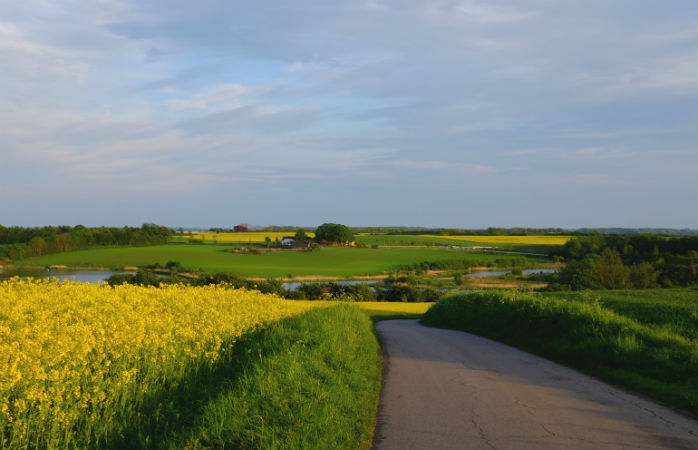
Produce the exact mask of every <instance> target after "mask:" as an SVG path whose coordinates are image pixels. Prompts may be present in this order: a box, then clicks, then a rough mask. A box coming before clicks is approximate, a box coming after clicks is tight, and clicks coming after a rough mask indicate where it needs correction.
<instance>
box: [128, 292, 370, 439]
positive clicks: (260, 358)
mask: <svg viewBox="0 0 698 450" xmlns="http://www.w3.org/2000/svg"><path fill="white" fill-rule="evenodd" d="M227 364H228V365H229V367H227V368H226V369H225V370H224V371H221V372H220V373H219V374H217V377H218V379H217V380H215V381H213V382H212V381H211V380H210V379H207V381H206V385H208V388H207V389H205V390H204V392H201V393H197V395H196V397H195V399H196V400H195V401H196V403H199V404H200V406H199V407H198V408H197V410H196V414H193V415H192V417H191V420H187V421H186V422H185V423H189V422H190V421H191V423H192V425H190V426H188V427H186V428H183V429H180V430H178V431H177V432H175V433H172V434H170V435H166V436H164V437H163V440H162V441H160V443H158V444H157V445H155V447H157V448H191V449H203V448H231V449H232V448H241V449H243V448H259V449H308V448H333V449H334V448H336V449H368V448H370V446H371V440H372V437H373V429H374V427H375V423H374V420H375V415H376V408H377V405H378V395H379V392H380V380H381V355H380V348H379V346H378V343H377V340H376V337H375V336H374V334H373V331H372V326H371V321H370V320H369V319H368V317H367V316H366V315H365V314H364V313H362V312H361V311H360V310H359V309H358V308H356V307H352V306H347V305H341V306H336V307H330V308H324V309H319V310H314V311H311V312H308V313H306V314H304V315H302V316H299V317H296V318H292V319H288V320H285V321H283V322H280V323H276V324H273V325H272V326H270V327H269V328H267V329H265V330H263V331H262V332H260V333H257V334H254V335H251V336H247V337H245V338H244V339H243V340H241V341H239V342H238V343H237V344H236V350H235V351H234V354H233V355H232V358H230V361H229V362H228V363H227ZM231 375H232V376H231ZM202 399H205V400H203V401H202ZM182 406H184V405H182ZM126 447H128V446H126Z"/></svg>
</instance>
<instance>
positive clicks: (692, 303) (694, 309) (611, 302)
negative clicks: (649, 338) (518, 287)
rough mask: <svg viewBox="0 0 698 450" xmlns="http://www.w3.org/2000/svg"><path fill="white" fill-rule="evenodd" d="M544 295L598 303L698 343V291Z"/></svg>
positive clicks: (599, 292)
mask: <svg viewBox="0 0 698 450" xmlns="http://www.w3.org/2000/svg"><path fill="white" fill-rule="evenodd" d="M542 295H544V296H547V297H558V298H564V299H567V300H574V301H581V302H592V303H593V302H598V303H599V304H600V305H601V306H603V307H604V308H608V309H611V310H613V311H615V312H616V313H618V314H620V315H621V316H626V317H629V318H631V319H633V320H635V321H637V322H640V323H642V324H644V325H648V326H654V327H657V328H661V329H665V330H667V331H669V332H670V333H675V334H678V335H680V336H683V337H685V338H687V339H691V340H693V341H696V340H698V292H697V291H696V289H695V288H673V289H642V290H639V289H624V290H612V291H582V292H549V293H548V292H546V293H543V294H542Z"/></svg>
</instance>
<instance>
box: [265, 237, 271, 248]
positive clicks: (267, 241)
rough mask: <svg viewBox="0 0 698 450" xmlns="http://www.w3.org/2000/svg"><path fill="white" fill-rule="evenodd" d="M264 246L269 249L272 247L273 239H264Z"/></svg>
mask: <svg viewBox="0 0 698 450" xmlns="http://www.w3.org/2000/svg"><path fill="white" fill-rule="evenodd" d="M264 245H266V246H267V248H269V247H271V238H270V237H269V236H265V237H264Z"/></svg>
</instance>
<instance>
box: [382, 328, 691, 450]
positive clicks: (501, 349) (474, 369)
mask: <svg viewBox="0 0 698 450" xmlns="http://www.w3.org/2000/svg"><path fill="white" fill-rule="evenodd" d="M376 329H377V330H378V333H379V335H380V337H381V339H382V341H383V349H384V350H383V351H384V362H383V364H384V366H383V367H384V369H383V370H384V373H383V377H384V378H383V390H382V392H381V399H380V406H379V411H378V426H377V429H376V434H375V438H374V448H375V449H377V450H387V449H401V450H406V449H539V450H544V449H599V450H601V449H698V422H696V421H695V420H693V419H690V418H688V417H685V416H683V415H681V414H678V413H676V412H674V411H672V410H670V409H667V408H665V407H663V406H661V405H658V404H656V403H654V402H652V401H650V400H648V399H645V398H642V397H640V396H637V395H634V394H631V393H628V392H627V391H624V390H621V389H618V388H615V387H613V386H610V385H608V384H606V383H603V382H601V381H599V380H597V379H595V378H592V377H589V376H586V375H583V374H581V373H579V372H576V371H574V370H572V369H569V368H567V367H564V366H561V365H559V364H556V363H553V362H551V361H548V360H546V359H543V358H540V357H537V356H534V355H531V354H529V353H526V352H523V351H520V350H517V349H515V348H512V347H509V346H507V345H504V344H501V343H498V342H495V341H491V340H489V339H486V338H482V337H479V336H475V335H472V334H468V333H464V332H461V331H454V330H443V329H437V328H430V327H425V326H423V325H420V324H419V322H418V321H416V320H385V321H381V322H378V323H377V324H376Z"/></svg>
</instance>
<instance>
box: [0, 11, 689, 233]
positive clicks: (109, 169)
mask: <svg viewBox="0 0 698 450" xmlns="http://www.w3.org/2000/svg"><path fill="white" fill-rule="evenodd" d="M697 25H698V5H697V4H696V2H695V1H694V0H675V1H671V2H656V1H637V0H633V1H620V0H618V1H607V0H598V1H594V0H591V1H583V2H576V1H553V0H536V1H525V2H521V1H472V0H459V1H456V0H454V1H439V0H424V1H407V0H399V1H398V0H396V1H379V0H366V1H361V0H354V1H331V2H327V1H293V2H285V1H272V2H270V1H255V2H240V1H237V2H234V1H201V2H190V1H168V2H152V1H113V0H102V1H94V2H79V1H56V2H46V1H31V0H25V1H22V2H8V3H7V4H5V5H3V7H2V8H1V9H0V63H1V64H0V66H1V67H2V70H1V71H0V92H2V94H1V95H0V223H1V224H4V225H25V226H34V225H47V224H71V225H75V224H78V223H82V224H84V225H88V226H92V225H126V224H129V225H139V224H141V223H144V222H155V223H159V224H164V225H171V226H180V225H182V226H196V227H208V226H232V225H235V224H237V223H241V222H246V223H252V224H259V225H268V224H289V225H292V224H298V225H317V224H320V223H322V222H326V221H333V222H340V223H345V224H348V225H356V226H363V225H407V226H448V227H465V228H476V227H487V226H530V227H537V226H541V227H542V226H555V227H557V226H560V227H570V228H576V227H608V226H622V227H677V228H683V227H690V228H695V227H696V223H697V219H698V217H697V216H698V214H697V209H696V207H697V205H698V183H697V182H698V151H697V149H698V125H697V123H698V90H697V88H698V59H697V58H696V50H698V26H697Z"/></svg>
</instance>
